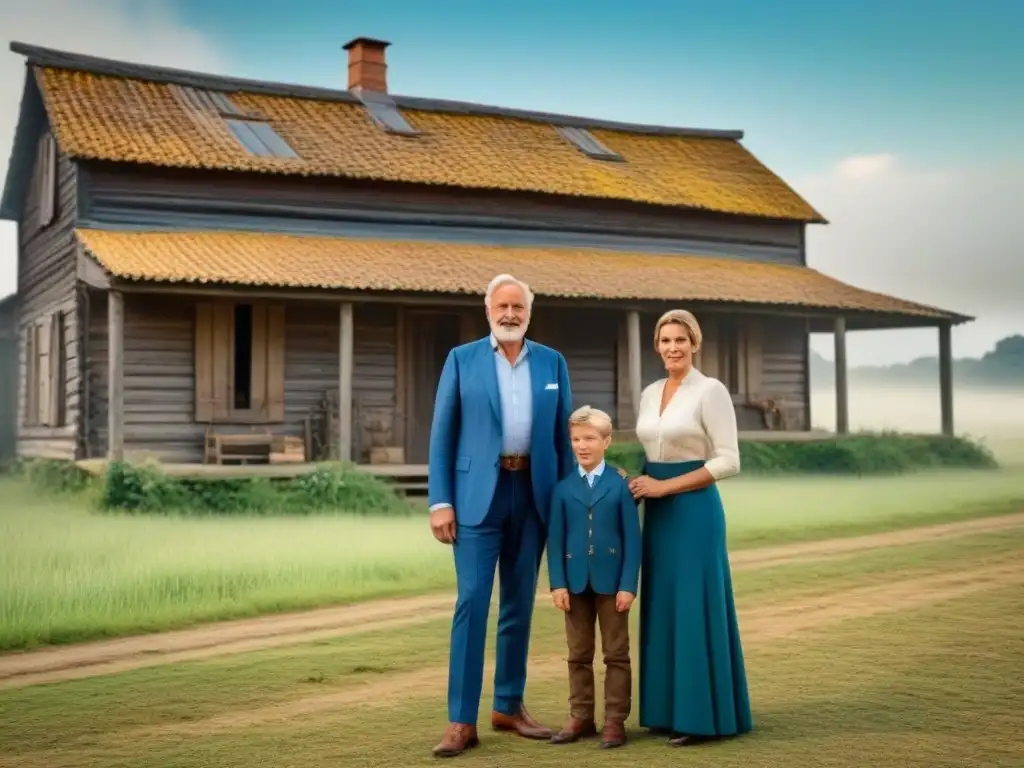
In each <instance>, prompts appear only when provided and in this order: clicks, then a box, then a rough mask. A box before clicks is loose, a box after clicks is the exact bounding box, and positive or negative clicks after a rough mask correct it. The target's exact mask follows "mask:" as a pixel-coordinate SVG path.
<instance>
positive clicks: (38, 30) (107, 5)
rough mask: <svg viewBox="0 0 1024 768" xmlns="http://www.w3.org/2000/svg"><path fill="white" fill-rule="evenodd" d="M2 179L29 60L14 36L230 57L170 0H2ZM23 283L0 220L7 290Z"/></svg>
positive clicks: (179, 63) (175, 55) (10, 236)
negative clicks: (17, 49)
mask: <svg viewBox="0 0 1024 768" xmlns="http://www.w3.org/2000/svg"><path fill="white" fill-rule="evenodd" d="M0 29H2V30H3V45H4V48H3V50H0V183H2V179H3V178H4V177H5V176H6V172H7V167H6V164H7V159H8V158H9V157H10V149H11V142H12V140H13V137H14V129H15V126H16V125H17V121H18V107H19V104H20V99H21V90H22V83H23V81H24V77H25V64H24V63H25V60H24V58H23V57H22V56H18V55H16V54H14V53H11V52H10V50H9V49H8V48H7V46H8V44H9V43H10V41H12V40H17V41H19V42H24V43H32V44H35V45H42V46H46V47H50V48H60V49H63V50H69V51H75V52H78V53H87V54H92V55H94V56H106V57H109V58H114V59H123V60H127V61H137V62H140V63H148V64H161V65H163V66H169V67H181V68H183V69H198V70H205V71H213V72H222V71H224V61H223V60H222V58H221V57H220V56H219V55H218V54H217V51H216V50H215V49H214V47H213V45H212V44H211V43H210V41H209V40H207V39H206V38H205V37H204V36H203V35H202V34H201V33H199V32H197V31H196V30H193V29H190V28H188V27H187V26H185V25H184V24H182V23H181V22H180V21H179V20H178V19H177V18H176V17H175V15H174V11H173V8H172V5H171V4H170V3H168V2H164V1H163V0H148V1H147V2H146V3H139V2H138V1H137V0H31V2H26V3H24V4H23V5H18V4H16V3H13V2H5V3H0ZM16 286H17V244H16V238H15V227H14V225H13V224H11V223H9V222H0V296H5V295H7V294H8V293H10V292H11V291H13V290H15V288H16Z"/></svg>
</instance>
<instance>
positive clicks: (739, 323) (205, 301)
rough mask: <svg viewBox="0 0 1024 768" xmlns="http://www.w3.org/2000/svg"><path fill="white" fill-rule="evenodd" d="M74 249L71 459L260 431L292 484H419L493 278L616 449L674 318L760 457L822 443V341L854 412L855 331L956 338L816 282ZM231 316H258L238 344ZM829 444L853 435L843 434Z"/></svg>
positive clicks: (798, 274)
mask: <svg viewBox="0 0 1024 768" xmlns="http://www.w3.org/2000/svg"><path fill="white" fill-rule="evenodd" d="M77 234H78V237H79V239H80V242H81V243H82V244H83V253H82V258H83V259H87V260H89V261H90V263H92V264H94V265H95V266H99V267H100V268H101V269H102V271H103V275H102V276H99V275H96V276H95V277H96V279H95V280H94V281H92V282H91V283H90V284H91V285H92V287H93V288H94V289H95V291H94V295H95V296H96V302H95V304H96V306H97V308H98V306H99V305H100V304H103V305H105V308H104V310H103V311H97V312H94V313H92V319H91V320H90V321H89V324H90V329H91V330H90V347H91V348H90V351H89V359H90V365H91V366H93V368H94V369H97V370H95V371H94V373H96V374H97V375H95V376H91V377H90V381H91V382H92V383H91V384H90V385H89V386H92V387H94V392H95V393H96V395H97V397H96V400H97V401H99V400H102V401H103V402H102V406H103V407H102V409H100V408H96V409H93V408H90V409H89V412H88V415H87V416H86V420H87V422H88V423H87V424H85V425H84V431H85V433H86V435H87V436H90V437H89V438H88V439H87V440H86V444H87V450H86V455H84V456H82V457H81V458H83V459H97V458H100V457H101V456H102V457H104V458H105V459H108V460H113V461H118V460H122V459H123V458H125V457H126V455H138V454H139V453H140V452H148V453H149V454H150V455H155V457H156V458H159V459H160V461H161V462H162V463H164V464H165V465H166V466H171V465H188V464H199V463H203V461H204V460H205V458H206V457H205V452H204V450H203V448H202V446H203V445H204V441H206V439H207V437H208V436H209V433H210V432H211V431H213V432H216V433H239V432H241V433H245V432H247V431H248V432H252V431H254V428H255V429H256V431H261V430H262V431H264V432H269V433H272V434H276V435H281V436H290V437H292V438H293V439H297V440H300V441H301V442H302V445H303V451H302V455H301V457H300V459H301V460H297V461H294V464H295V465H296V466H295V467H294V468H293V469H291V470H287V471H294V472H299V471H302V469H301V468H300V466H299V465H302V464H308V463H309V462H311V461H318V460H325V459H337V460H345V461H354V462H357V463H362V464H365V465H368V466H369V467H371V468H375V469H371V471H379V472H382V473H387V472H391V473H395V472H399V471H406V472H419V471H421V469H422V467H423V465H425V463H426V460H427V445H428V442H429V428H430V421H431V417H432V410H433V398H434V389H435V385H436V382H437V377H438V376H439V374H440V370H441V366H442V365H443V363H444V359H445V357H446V356H447V353H448V351H449V350H450V349H451V347H453V346H454V345H456V344H458V343H461V342H464V341H469V340H471V339H475V338H480V337H481V336H483V335H485V334H486V332H487V326H486V321H485V318H484V307H483V300H482V299H483V297H482V290H483V287H484V286H485V285H486V284H487V282H488V281H489V280H490V278H491V277H493V276H494V275H495V274H497V273H499V272H510V273H512V274H515V275H516V276H517V277H520V278H522V279H524V280H526V281H527V282H529V283H530V284H531V285H532V286H533V288H534V290H535V291H536V293H537V298H536V302H535V305H534V311H533V317H532V320H531V328H530V333H529V336H530V337H531V338H533V339H535V340H537V341H539V342H541V343H546V344H549V345H551V346H553V347H555V348H556V349H558V350H559V351H560V352H562V353H563V355H565V357H566V360H567V362H568V364H569V369H570V377H571V380H572V387H573V400H574V405H582V404H584V403H589V404H591V405H595V406H597V407H601V408H603V409H605V410H607V411H608V412H609V413H611V414H612V415H613V417H614V419H615V422H616V428H617V429H618V430H621V431H622V432H624V433H628V432H629V431H630V430H631V428H632V425H633V424H634V423H635V404H636V403H637V402H638V400H639V394H640V392H641V390H642V388H643V386H645V385H646V384H647V383H650V382H652V381H654V380H655V379H657V378H658V377H660V376H661V375H662V367H661V361H660V359H658V357H657V355H656V353H655V351H654V349H653V327H654V323H655V321H656V319H657V317H658V316H659V315H660V314H661V313H662V312H664V311H665V310H667V309H670V308H672V307H678V306H684V307H686V308H688V309H690V310H691V311H693V312H694V313H695V314H696V315H697V317H698V319H699V321H700V322H701V324H702V327H703V328H704V330H705V343H704V346H703V349H702V350H701V351H700V353H699V355H698V358H697V365H698V366H699V367H700V368H701V369H702V370H703V371H705V372H706V373H708V374H709V375H712V376H716V377H717V378H719V379H721V380H722V381H723V382H724V383H726V385H727V386H728V388H729V390H730V391H731V392H732V393H733V400H734V403H735V405H736V408H737V418H738V421H739V424H740V429H741V431H743V432H744V433H745V434H751V433H756V434H763V435H765V436H766V437H767V436H768V435H770V436H771V437H772V438H777V437H781V436H782V435H794V434H800V435H805V436H806V438H807V439H814V436H815V434H816V433H811V432H809V430H810V425H811V421H810V414H809V385H808V377H809V348H808V344H809V336H810V332H811V331H812V330H820V329H821V328H824V327H828V328H832V329H833V330H834V331H835V334H836V344H837V355H836V358H837V366H841V367H842V371H837V381H843V382H844V383H843V385H842V386H839V385H837V400H842V402H841V403H838V405H839V406H840V407H839V408H838V410H839V412H841V413H845V412H846V405H845V401H846V387H845V354H844V353H845V333H846V332H847V330H854V329H860V328H864V329H867V328H884V327H910V326H920V325H932V326H934V327H937V328H939V329H940V332H939V336H940V342H941V343H942V344H943V345H944V350H943V351H941V354H942V356H943V358H944V359H946V360H949V359H951V357H950V350H949V328H950V327H951V326H952V324H953V323H955V322H962V321H964V320H966V319H967V318H963V317H960V316H957V315H952V314H950V313H947V312H944V311H942V310H937V309H934V308H931V307H923V306H921V305H917V304H912V303H910V302H905V301H902V300H899V299H895V298H892V297H888V296H884V295H881V294H876V293H871V292H868V291H862V290H860V289H857V288H854V287H851V286H848V285H846V284H843V283H840V282H838V281H836V280H833V279H831V278H829V277H827V276H825V275H822V274H821V273H818V272H816V271H815V270H811V269H809V268H806V267H801V266H790V265H783V264H773V263H763V262H752V261H748V260H742V259H737V258H723V257H708V256H682V255H665V254H652V253H619V252H613V251H601V250H595V249H590V250H584V251H581V250H573V249H566V248H555V247H544V248H538V247H520V246H517V247H507V246H495V245H478V244H463V243H447V242H422V241H389V242H382V241H368V240H356V239H349V238H326V237H310V236H297V235H264V234H260V233H241V232H239V233H204V232H198V233H175V232H159V233H156V232H127V231H119V232H110V231H97V230H88V231H83V230H79V231H78V233H77ZM239 307H242V308H246V307H247V308H248V309H246V310H245V312H248V315H247V316H248V317H249V318H250V319H249V320H248V321H247V322H248V323H249V325H248V326H247V327H248V328H249V330H248V331H245V332H240V331H239V330H238V328H239V327H240V326H238V322H239V321H238V319H237V317H238V315H237V312H238V311H239ZM218 318H219V320H218ZM254 321H255V324H253V323H254ZM94 339H95V341H96V342H97V344H96V345H94V344H93V343H92V342H93V340H94ZM240 339H241V343H239V340H240ZM239 346H241V347H244V348H246V349H249V350H250V352H249V354H248V357H247V358H246V357H245V355H241V356H240V352H239ZM101 351H102V354H98V353H99V352H101ZM840 352H843V354H840ZM948 368H949V366H948V365H945V367H944V370H947V373H948ZM243 369H245V370H246V371H247V373H246V374H245V375H241V376H239V375H238V374H239V371H242V370H243ZM159 374H163V378H161V379H159V380H158V379H157V376H158V375H159ZM239 381H242V382H243V386H242V387H241V390H245V392H244V393H243V394H244V396H241V395H240V391H241V390H240V388H239ZM942 386H943V403H944V405H943V408H944V411H943V423H942V428H943V431H946V432H949V433H951V432H952V429H953V421H952V382H951V377H950V376H948V375H945V376H944V377H943V384H942ZM161 390H163V391H161ZM239 397H241V399H238V398H239ZM947 406H948V408H947ZM100 411H102V418H101V417H100ZM947 411H948V413H947ZM310 422H315V423H316V424H317V425H318V426H316V428H315V430H314V428H313V427H311V426H309V425H310ZM312 431H316V432H317V434H319V435H320V436H321V437H320V438H318V439H317V438H313V437H311V436H310V432H312ZM838 431H839V432H845V431H848V418H844V419H843V420H842V421H841V422H840V429H839V430H838ZM101 433H102V435H101ZM92 436H95V437H97V438H98V439H95V440H94V439H92ZM790 439H792V438H790ZM147 447H148V448H149V450H148V451H140V448H142V449H144V448H147ZM398 468H405V469H402V470H399V469H398ZM260 471H264V470H260ZM265 471H270V470H265Z"/></svg>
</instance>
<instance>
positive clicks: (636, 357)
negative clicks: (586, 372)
mask: <svg viewBox="0 0 1024 768" xmlns="http://www.w3.org/2000/svg"><path fill="white" fill-rule="evenodd" d="M626 349H627V351H628V353H629V358H628V359H629V398H630V402H632V403H633V417H634V419H635V418H636V417H637V416H638V415H639V414H640V393H641V392H642V391H643V390H642V386H641V382H642V375H641V370H642V369H641V357H640V313H639V312H637V311H635V310H634V311H631V312H629V313H628V314H627V315H626Z"/></svg>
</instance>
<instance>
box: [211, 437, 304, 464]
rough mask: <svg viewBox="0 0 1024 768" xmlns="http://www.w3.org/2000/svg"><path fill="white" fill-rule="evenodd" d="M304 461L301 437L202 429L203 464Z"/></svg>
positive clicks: (296, 462) (288, 462)
mask: <svg viewBox="0 0 1024 768" xmlns="http://www.w3.org/2000/svg"><path fill="white" fill-rule="evenodd" d="M305 461H306V447H305V441H304V440H303V439H302V438H301V437H292V436H290V435H273V434H271V433H270V432H266V431H264V432H249V433H222V432H217V431H215V430H213V429H208V430H207V432H206V445H205V451H204V462H205V463H206V464H301V463H303V462H305Z"/></svg>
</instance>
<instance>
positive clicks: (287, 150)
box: [224, 119, 299, 158]
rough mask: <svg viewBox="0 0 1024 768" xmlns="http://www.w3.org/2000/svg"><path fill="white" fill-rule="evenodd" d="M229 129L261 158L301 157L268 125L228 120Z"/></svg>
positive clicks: (226, 121) (243, 144) (242, 143)
mask: <svg viewBox="0 0 1024 768" xmlns="http://www.w3.org/2000/svg"><path fill="white" fill-rule="evenodd" d="M224 122H225V123H227V125H228V128H230V129H231V133H233V134H234V135H235V138H236V139H238V141H239V143H240V144H241V145H242V146H243V147H245V148H246V149H247V150H249V151H250V152H252V154H254V155H259V156H260V157H289V158H297V157H298V156H299V155H298V154H297V153H296V152H295V150H294V149H292V148H291V147H290V146H288V142H286V141H285V140H284V139H282V138H281V137H280V136H278V135H277V131H275V130H274V129H273V128H271V127H270V125H268V124H267V123H263V122H259V121H257V120H231V119H226V120H225V121H224Z"/></svg>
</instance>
